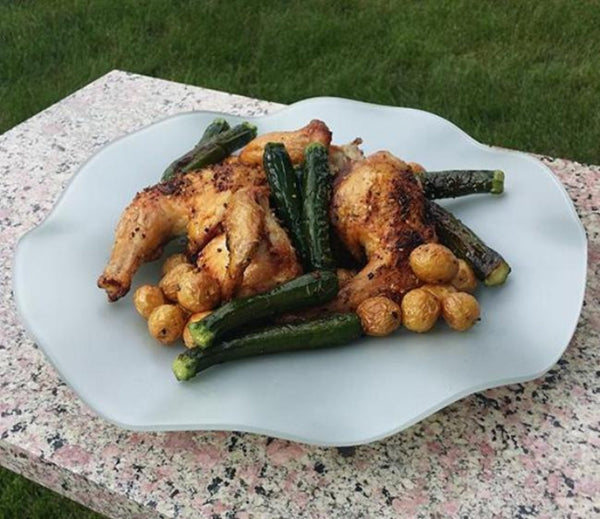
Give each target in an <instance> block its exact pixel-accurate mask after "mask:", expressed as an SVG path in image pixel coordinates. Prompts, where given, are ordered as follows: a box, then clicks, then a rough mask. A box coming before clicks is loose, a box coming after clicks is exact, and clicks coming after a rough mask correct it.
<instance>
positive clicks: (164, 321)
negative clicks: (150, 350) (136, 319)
mask: <svg viewBox="0 0 600 519" xmlns="http://www.w3.org/2000/svg"><path fill="white" fill-rule="evenodd" d="M184 326H185V316H184V315H183V310H182V309H181V308H179V307H178V306H177V305H160V306H157V307H156V308H155V309H154V310H153V311H152V313H151V314H150V317H149V318H148V330H149V331H150V335H152V337H154V338H155V339H156V340H157V341H158V342H160V343H162V344H171V343H173V342H175V341H176V340H177V339H179V337H181V334H182V332H183V327H184Z"/></svg>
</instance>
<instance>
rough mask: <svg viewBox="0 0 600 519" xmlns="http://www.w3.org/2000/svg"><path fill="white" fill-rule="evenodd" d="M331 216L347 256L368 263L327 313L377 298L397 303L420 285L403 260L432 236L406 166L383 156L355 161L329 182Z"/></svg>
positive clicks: (420, 195) (417, 186)
mask: <svg viewBox="0 0 600 519" xmlns="http://www.w3.org/2000/svg"><path fill="white" fill-rule="evenodd" d="M330 216H331V221H332V224H333V226H334V228H335V230H336V232H337V233H338V236H339V237H340V238H341V240H342V242H343V243H344V245H345V246H346V247H347V248H348V250H349V251H350V252H351V253H352V255H353V256H354V257H355V258H356V259H357V260H362V261H364V258H365V257H366V260H367V263H366V266H365V267H364V268H363V269H362V270H361V271H360V272H359V273H358V274H357V275H356V276H355V277H354V278H353V279H352V280H351V281H350V282H349V283H347V284H346V285H345V286H343V287H342V288H341V290H340V292H339V294H338V297H337V298H336V299H335V300H334V301H333V302H332V303H331V304H330V305H329V308H330V309H331V310H335V311H343V310H354V309H355V308H356V307H357V306H358V305H359V304H360V303H361V302H362V301H363V300H365V299H367V298H369V297H372V296H376V295H385V296H387V297H389V298H391V299H393V300H395V301H397V302H400V301H401V299H402V297H403V295H404V294H405V293H406V292H407V291H409V290H411V289H412V288H414V287H416V286H418V285H419V284H420V283H419V280H418V279H417V278H416V276H415V275H414V274H413V272H412V270H411V269H410V267H409V265H408V255H409V254H410V252H411V251H412V250H413V248H415V247H416V246H418V245H420V244H421V243H425V242H430V241H435V240H436V236H435V231H434V228H433V226H432V225H431V224H430V223H429V222H428V221H427V216H426V212H425V198H424V195H423V191H422V189H421V186H420V184H419V183H418V181H417V180H416V178H415V176H414V174H413V173H412V171H411V169H410V168H409V166H408V165H407V164H405V163H404V162H402V161H401V160H400V159H398V158H396V157H394V156H393V155H392V154H391V153H388V152H385V151H380V152H377V153H374V154H373V155H370V156H369V157H367V158H366V159H364V160H357V161H354V162H353V164H352V165H351V166H350V167H349V168H347V169H346V171H341V172H340V174H338V175H337V177H336V179H335V181H334V189H333V197H332V202H331V210H330Z"/></svg>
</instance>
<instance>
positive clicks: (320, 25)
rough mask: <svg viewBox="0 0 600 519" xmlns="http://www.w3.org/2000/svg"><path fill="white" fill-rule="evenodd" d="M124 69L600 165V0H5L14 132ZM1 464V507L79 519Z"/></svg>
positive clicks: (3, 66) (2, 18) (3, 54)
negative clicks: (438, 123) (343, 106)
mask: <svg viewBox="0 0 600 519" xmlns="http://www.w3.org/2000/svg"><path fill="white" fill-rule="evenodd" d="M115 68H119V69H123V70H128V71H132V72H138V73H141V74H147V75H151V76H156V77H161V78H165V79H171V80H174V81H180V82H184V83H191V84H195V85H201V86H205V87H210V88H216V89H220V90H226V91H230V92H236V93H239V94H244V95H248V96H253V97H258V98H262V99H269V100H272V101H279V102H282V103H291V102H293V101H296V100H299V99H302V98H305V97H310V96H319V95H333V96H342V97H349V98H353V99H360V100H364V101H370V102H374V103H384V104H391V105H399V106H409V107H416V108H421V109H424V110H429V111H432V112H435V113H437V114H439V115H441V116H443V117H445V118H447V119H449V120H451V121H452V122H454V123H455V124H457V125H458V126H460V127H461V128H463V129H464V130H465V131H467V132H468V133H469V134H471V135H472V136H474V137H475V138H476V139H478V140H480V141H482V142H485V143H489V144H495V145H499V146H505V147H509V148H516V149H522V150H528V151H533V152H538V153H542V154H547V155H553V156H558V157H567V158H572V159H575V160H579V161H584V162H592V163H600V3H598V1H597V0H539V1H533V0H529V1H528V0H512V1H511V0H505V1H503V2H498V1H496V0H470V1H466V0H413V1H390V0H388V1H384V0H364V1H357V0H355V1H353V0H337V1H331V0H329V1H326V0H322V1H316V0H313V1H286V2H257V1H247V0H238V1H222V0H219V1H204V2H196V1H183V0H172V1H164V0H149V1H146V2H138V1H131V0H129V1H125V0H114V1H107V0H104V1H102V0H98V1H95V2H88V1H80V0H45V1H43V2H42V1H7V0H0V133H1V132H3V131H5V130H8V129H9V128H10V127H12V126H14V125H15V124H17V123H19V122H20V121H22V120H24V119H26V118H27V117H30V116H32V115H34V114H35V113H36V112H38V111H40V110H42V109H43V108H45V107H47V106H48V105H50V104H52V103H54V102H56V101H58V100H60V99H61V98H62V97H64V96H66V95H67V94H69V93H71V92H73V91H74V90H76V89H78V88H80V87H82V86H83V85H85V84H86V83H88V82H90V81H92V80H94V79H96V78H97V77H99V76H101V75H102V74H104V73H106V72H108V71H109V70H112V69H115ZM0 477H1V478H2V479H0V487H2V488H0V496H1V497H0V517H12V516H11V515H10V514H11V513H14V512H8V511H7V510H9V508H6V507H10V506H13V505H11V504H10V503H42V505H40V506H41V508H40V510H43V512H39V513H38V512H31V513H30V515H29V517H33V518H35V517H44V519H46V518H53V517H57V518H58V517H61V518H62V517H69V516H68V515H67V513H66V512H65V513H64V514H60V513H58V512H52V511H51V510H52V507H51V506H49V503H51V502H52V501H53V500H55V502H56V503H58V504H59V505H60V504H61V503H68V502H67V501H64V500H61V498H59V497H55V498H54V497H53V494H51V493H45V492H43V491H42V490H41V489H38V488H37V487H35V486H33V485H31V484H26V483H24V482H23V481H20V480H19V479H12V480H11V478H15V477H16V476H12V475H11V474H10V473H7V472H0ZM7 481H8V482H9V483H6V482H7ZM10 481H12V483H11V482H10ZM32 489H33V490H32ZM61 506H62V505H61ZM64 506H65V507H67V506H70V505H68V504H64ZM32 510H33V508H32ZM65 510H66V508H65ZM35 513H38V515H35ZM40 514H41V515H40ZM77 517H85V516H83V515H78V516H77Z"/></svg>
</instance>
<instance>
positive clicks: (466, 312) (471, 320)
mask: <svg viewBox="0 0 600 519" xmlns="http://www.w3.org/2000/svg"><path fill="white" fill-rule="evenodd" d="M442 316H443V317H444V320H445V321H446V322H447V323H448V326H450V328H452V329H453V330H457V331H459V332H463V331H465V330H468V329H469V328H471V326H473V325H474V324H475V321H477V319H479V303H478V302H477V299H475V298H474V297H473V296H472V295H471V294H467V293H466V292H456V293H455V294H449V295H448V296H447V297H445V298H444V300H443V301H442Z"/></svg>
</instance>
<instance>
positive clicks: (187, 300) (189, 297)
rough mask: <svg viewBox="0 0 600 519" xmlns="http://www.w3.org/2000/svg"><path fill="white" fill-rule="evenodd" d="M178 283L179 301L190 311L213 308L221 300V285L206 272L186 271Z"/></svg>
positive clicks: (203, 310)
mask: <svg viewBox="0 0 600 519" xmlns="http://www.w3.org/2000/svg"><path fill="white" fill-rule="evenodd" d="M178 284H179V290H178V291H177V301H178V302H179V304H180V305H181V306H183V307H184V308H185V309H186V310H189V311H190V312H205V311H206V310H212V309H213V308H214V307H215V306H216V305H218V304H219V302H220V300H221V286H220V285H219V283H218V281H217V280H216V279H215V278H213V277H212V276H211V275H210V274H208V273H206V272H203V271H190V272H186V273H184V274H183V275H182V276H181V277H180V278H179V281H178Z"/></svg>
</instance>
